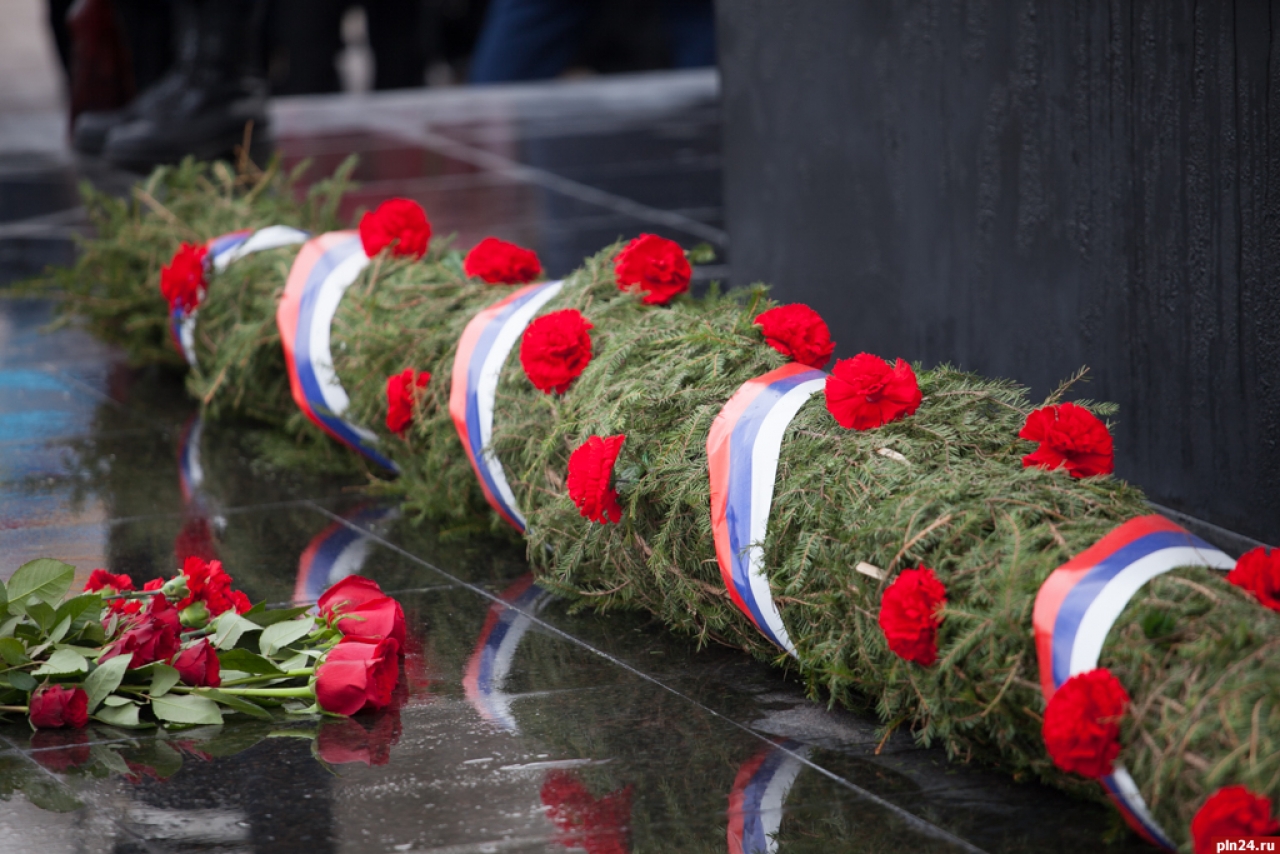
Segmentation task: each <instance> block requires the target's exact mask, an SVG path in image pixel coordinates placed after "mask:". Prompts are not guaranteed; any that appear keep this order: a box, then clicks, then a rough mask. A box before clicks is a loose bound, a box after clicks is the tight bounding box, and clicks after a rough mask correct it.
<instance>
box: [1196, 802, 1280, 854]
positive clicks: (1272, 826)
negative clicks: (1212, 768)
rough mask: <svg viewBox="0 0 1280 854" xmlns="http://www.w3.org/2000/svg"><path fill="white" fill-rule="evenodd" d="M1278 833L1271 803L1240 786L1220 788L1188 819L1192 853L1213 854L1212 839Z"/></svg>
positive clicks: (1214, 848) (1278, 823) (1277, 825)
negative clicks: (1193, 816) (1192, 846)
mask: <svg viewBox="0 0 1280 854" xmlns="http://www.w3.org/2000/svg"><path fill="white" fill-rule="evenodd" d="M1278 830H1280V822H1277V821H1275V820H1274V819H1272V818H1271V801H1269V800H1267V799H1266V798H1265V797H1262V796H1261V795H1255V794H1254V793H1253V792H1251V791H1249V790H1248V789H1246V788H1245V787H1244V786H1224V787H1222V788H1221V789H1219V790H1218V791H1216V792H1214V793H1213V794H1212V795H1211V796H1210V797H1209V799H1208V800H1207V801H1205V802H1204V805H1203V806H1201V807H1200V809H1199V811H1198V812H1196V816H1195V818H1193V819H1191V839H1192V840H1193V844H1194V846H1195V854H1213V852H1215V851H1216V850H1217V849H1216V846H1215V845H1214V840H1216V839H1220V838H1228V839H1239V838H1240V837H1242V836H1245V837H1247V836H1271V835H1273V834H1274V833H1275V832H1276V831H1278Z"/></svg>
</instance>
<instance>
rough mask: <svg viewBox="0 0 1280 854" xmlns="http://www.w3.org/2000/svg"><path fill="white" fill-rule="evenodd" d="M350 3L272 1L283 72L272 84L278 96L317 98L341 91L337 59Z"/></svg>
mask: <svg viewBox="0 0 1280 854" xmlns="http://www.w3.org/2000/svg"><path fill="white" fill-rule="evenodd" d="M349 5H351V3H349V2H348V0H272V6H273V8H272V18H273V30H274V32H273V33H272V35H273V41H274V42H275V47H276V48H277V49H278V50H280V51H281V52H282V54H283V56H282V57H281V60H280V61H281V64H282V66H283V72H282V73H281V74H280V75H279V76H278V77H276V78H275V79H273V80H272V87H271V88H272V92H273V93H274V94H276V95H314V94H321V93H325V92H337V91H339V90H341V89H342V81H341V80H339V79H338V66H337V59H338V53H339V51H341V50H342V14H343V12H345V11H346V10H347V7H348V6H349Z"/></svg>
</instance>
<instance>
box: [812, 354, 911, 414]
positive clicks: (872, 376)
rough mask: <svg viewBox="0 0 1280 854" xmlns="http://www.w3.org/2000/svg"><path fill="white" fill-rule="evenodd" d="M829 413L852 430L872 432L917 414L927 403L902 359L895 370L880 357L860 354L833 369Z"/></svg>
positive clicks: (839, 363)
mask: <svg viewBox="0 0 1280 854" xmlns="http://www.w3.org/2000/svg"><path fill="white" fill-rule="evenodd" d="M826 398H827V411H828V412H830V413H831V415H832V417H833V418H835V419H836V421H838V422H839V423H840V426H841V427H844V428H845V429H848V430H870V429H872V428H875V427H880V426H882V425H885V424H888V423H889V422H890V421H897V420H898V419H899V418H902V417H903V416H906V415H911V414H913V413H915V411H916V410H917V409H919V408H920V401H921V400H922V399H923V397H922V395H921V394H920V384H919V383H918V382H917V381H916V373H915V371H913V370H911V366H910V365H908V364H907V363H906V362H904V361H902V360H901V359H898V361H897V362H895V363H894V365H893V367H889V363H888V362H886V361H885V360H884V359H881V358H880V357H879V356H873V355H871V354H870V353H859V354H858V355H856V356H854V357H853V358H852V359H841V360H840V361H838V362H836V366H835V367H834V368H832V369H831V375H830V376H829V377H827V386H826Z"/></svg>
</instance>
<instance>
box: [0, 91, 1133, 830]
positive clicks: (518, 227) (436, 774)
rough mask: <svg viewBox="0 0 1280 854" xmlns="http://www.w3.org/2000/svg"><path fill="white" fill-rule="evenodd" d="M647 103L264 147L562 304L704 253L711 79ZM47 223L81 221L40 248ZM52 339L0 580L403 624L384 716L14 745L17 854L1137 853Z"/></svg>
mask: <svg viewBox="0 0 1280 854" xmlns="http://www.w3.org/2000/svg"><path fill="white" fill-rule="evenodd" d="M611 85H613V84H611ZM645 85H646V86H647V87H648V88H647V89H645V86H641V87H640V90H635V91H632V90H626V91H624V89H625V87H622V86H621V84H618V87H616V88H613V89H610V88H609V87H608V86H604V87H601V86H596V87H595V88H592V87H590V86H588V87H586V88H584V89H581V90H578V91H580V92H582V93H584V94H582V96H581V97H579V98H577V99H575V98H574V97H569V96H566V95H565V92H566V91H569V89H568V88H564V89H554V90H553V89H550V88H538V87H532V88H530V89H529V90H526V94H525V95H519V94H513V92H512V91H510V90H496V93H495V94H491V95H488V96H486V97H485V98H480V99H465V98H458V97H454V96H450V97H445V98H436V99H434V100H432V99H427V100H426V101H415V100H414V97H421V96H407V95H406V96H396V97H389V98H385V99H381V100H375V101H371V103H370V104H369V105H367V106H368V108H367V109H362V110H360V111H358V112H353V111H352V110H350V109H339V108H338V107H337V106H334V105H331V106H330V107H329V108H326V106H325V104H324V103H323V99H307V100H305V101H301V100H300V101H297V102H286V103H285V104H283V105H282V106H281V107H280V115H279V118H280V120H279V121H278V122H277V128H278V133H279V146H280V150H281V151H282V153H283V154H284V155H285V157H286V158H293V159H295V160H296V159H299V158H302V157H315V158H316V160H317V163H318V168H319V167H324V168H331V167H332V166H333V165H334V164H336V162H337V161H338V160H340V159H341V157H342V156H345V154H346V153H347V152H348V151H350V150H352V149H357V150H360V151H362V152H363V153H364V155H365V161H364V163H365V165H364V166H362V167H361V169H362V172H361V174H360V177H361V179H362V180H363V181H364V182H365V187H364V189H363V190H362V191H361V192H362V193H364V195H362V196H360V197H358V198H359V200H358V202H356V203H358V204H367V203H369V202H371V201H376V200H377V199H379V198H381V197H385V196H387V195H391V194H407V195H412V196H413V197H415V198H419V199H420V200H422V201H424V202H425V203H426V204H427V207H428V210H429V211H431V215H432V218H433V220H434V221H435V222H436V225H437V231H438V232H439V233H447V232H450V231H456V232H457V233H458V235H459V237H458V239H459V241H460V242H461V243H462V244H466V243H469V242H474V240H477V239H479V237H481V236H483V235H484V234H487V233H495V234H498V235H499V236H502V237H505V238H508V239H516V240H521V241H522V242H525V243H527V244H528V245H532V246H533V247H534V248H536V249H537V250H538V251H539V252H540V254H542V255H543V258H544V260H545V261H546V263H547V265H548V267H549V268H550V269H551V272H553V273H558V272H564V271H565V270H567V269H570V268H571V267H573V266H574V265H576V263H577V262H578V260H579V259H580V258H581V257H582V256H583V255H585V254H586V253H588V252H592V251H595V250H597V249H598V248H600V247H601V246H602V245H604V244H606V243H608V242H611V241H612V240H614V239H615V238H617V237H619V236H623V235H632V234H635V233H636V232H638V231H656V232H658V233H664V234H668V235H670V236H674V237H677V238H679V239H680V240H681V242H682V243H685V244H686V245H692V244H693V243H696V242H700V241H702V240H710V241H711V242H713V243H714V242H716V241H715V239H714V238H715V237H716V235H717V233H718V229H719V226H720V197H719V178H718V156H719V142H718V133H719V130H718V124H717V120H716V117H715V109H714V95H715V89H714V80H713V79H710V78H707V79H703V78H699V77H697V76H696V75H694V76H688V75H686V76H684V77H679V76H673V77H672V78H670V79H668V80H667V81H666V82H665V83H663V82H661V81H660V82H659V83H650V84H645ZM641 90H643V91H641ZM646 93H647V94H646ZM623 102H625V103H631V104H633V105H636V106H634V107H633V108H631V109H630V110H624V109H622V108H621V107H619V106H618V104H619V103H623ZM424 105H426V106H424ZM427 106H429V107H430V109H427V108H426V107H427ZM64 168H66V169H72V168H74V167H72V166H64ZM6 174H7V173H5V172H4V171H3V170H0V182H3V181H5V180H6V178H5V175H6ZM55 179H56V176H54V177H49V178H47V182H52V183H51V184H50V186H53V185H56V186H62V185H61V184H57V181H56V180H55ZM42 180H44V179H42ZM115 180H119V176H117V177H116V179H115ZM27 183H28V185H31V184H32V182H30V181H28V182H27ZM11 189H12V188H11V187H8V185H6V192H8V191H9V190H11ZM19 189H21V188H19ZM15 192H16V191H15ZM42 192H43V191H42ZM8 198H9V196H8V195H4V194H0V200H4V199H8ZM33 199H34V201H33ZM41 199H43V201H41ZM22 204H23V205H25V207H21V206H20V207H19V208H15V209H14V211H16V212H13V211H6V210H0V223H5V222H7V221H9V220H15V219H18V220H19V225H21V228H19V229H16V230H15V229H14V228H12V223H10V224H9V225H3V224H0V249H5V251H9V250H12V251H11V252H10V254H9V255H0V281H11V280H13V279H15V278H18V277H20V276H22V275H27V274H29V273H30V272H31V270H30V269H29V268H28V267H26V266H23V265H25V264H27V262H28V261H30V260H31V258H33V257H36V256H30V257H29V256H28V255H22V256H21V258H19V261H20V262H21V263H18V262H13V263H8V262H3V261H2V259H4V258H10V259H12V258H14V257H17V256H15V255H13V252H16V251H17V249H16V248H15V247H17V248H21V247H20V246H19V244H18V243H15V241H32V240H35V241H37V242H38V241H44V243H43V244H41V245H45V246H46V248H47V247H48V246H55V247H56V246H63V247H64V248H65V246H66V245H67V244H66V241H67V240H68V236H67V234H66V228H67V226H66V223H74V222H75V215H74V211H73V210H72V211H70V212H68V211H67V210H66V209H65V205H66V200H65V199H63V198H62V197H61V196H58V195H57V194H53V193H45V194H44V195H43V196H42V197H40V198H36V197H35V196H29V197H24V201H23V202H22ZM33 204H34V205H35V208H32V207H31V205H33ZM41 205H43V207H41ZM60 206H61V207H60ZM33 209H38V210H36V215H41V216H44V215H51V214H58V213H59V212H60V211H61V212H62V213H63V214H66V216H65V217H64V218H63V219H61V220H58V219H56V218H55V219H54V220H52V221H51V222H53V223H54V224H53V225H49V226H48V228H45V226H43V225H41V224H40V222H37V223H34V224H33V223H32V222H31V220H30V217H31V216H32V215H33V214H32V210H33ZM22 217H27V218H28V219H26V220H21V218H22ZM42 222H44V221H42ZM23 223H25V224H23ZM47 224H48V223H46V225H47ZM5 228H10V230H9V231H5V230H4V229H5ZM42 228H45V230H44V231H40V229H42ZM33 229H34V230H35V231H33ZM60 229H61V230H60ZM36 232H38V234H39V235H41V236H37V237H32V234H33V233H36ZM22 245H27V244H22ZM6 247H7V249H6ZM57 251H62V250H57ZM6 263H7V266H5V264H6ZM50 317H51V315H50V308H49V306H48V305H47V304H45V303H41V302H38V301H31V300H11V299H10V300H3V301H0V391H2V393H0V578H7V577H8V576H9V575H10V574H11V573H12V572H13V571H14V569H16V568H17V567H18V566H19V565H20V564H22V563H23V562H24V561H26V560H29V559H31V558H34V557H37V556H44V555H48V556H53V557H57V558H60V559H63V560H66V561H68V562H70V563H72V564H74V565H75V566H76V568H77V572H78V575H79V581H80V582H81V583H82V582H83V580H84V579H85V578H87V576H88V574H89V572H90V571H91V570H92V569H93V568H95V567H99V566H101V567H107V568H109V569H110V570H111V571H112V572H125V573H128V574H129V575H131V576H132V578H133V580H134V581H135V583H137V584H141V583H143V582H145V581H147V580H149V579H151V578H155V577H158V576H161V575H168V574H171V573H172V572H173V571H174V569H175V568H176V566H177V564H178V560H179V558H180V557H181V556H184V555H186V554H201V555H203V556H206V557H215V556H216V557H218V558H219V559H221V560H222V561H224V563H225V565H226V567H227V568H228V570H229V571H230V573H231V574H232V575H233V577H234V578H235V579H236V581H237V584H238V586H240V587H241V588H243V589H244V590H245V591H246V592H247V593H248V594H249V596H250V597H251V598H252V599H254V600H258V599H265V600H267V601H269V602H272V603H279V604H286V603H290V602H295V601H296V602H305V601H311V600H314V599H315V598H316V597H317V596H318V595H319V594H320V593H321V592H322V591H323V590H324V589H325V588H326V587H328V586H329V585H331V584H332V583H334V582H336V581H337V580H339V579H340V578H342V577H344V576H345V575H347V574H350V573H353V572H360V573H363V574H366V575H369V576H371V577H372V578H374V579H375V580H377V581H378V582H379V583H380V584H381V585H382V587H383V588H384V589H386V590H388V591H389V592H392V593H394V595H396V596H397V598H399V599H400V601H401V602H402V603H403V605H404V608H405V611H406V614H407V617H408V622H409V642H408V649H407V655H406V658H405V664H404V672H403V678H402V686H403V687H402V690H401V692H400V695H399V697H398V702H397V704H396V706H395V707H394V708H392V709H389V710H387V711H385V712H382V713H380V714H378V715H374V716H360V717H357V718H355V719H352V720H342V719H325V720H320V719H316V718H311V717H306V716H302V717H293V718H289V717H286V716H281V717H280V718H279V719H278V720H275V721H272V722H270V723H267V722H261V721H255V720H240V719H239V718H241V717H242V716H236V715H233V716H231V717H230V718H229V719H228V722H227V723H226V724H225V725H224V726H222V727H220V728H197V729H190V730H185V731H177V732H157V731H124V730H119V729H114V728H111V727H108V726H105V725H101V724H97V723H95V724H92V725H91V726H90V727H88V728H86V729H85V730H82V731H76V732H66V731H59V732H36V733H33V732H32V731H31V730H30V729H29V728H27V727H26V726H23V725H9V726H5V727H0V851H6V852H7V851H41V852H63V851H66V852H73V851H74V852H85V854H96V853H97V852H114V854H126V852H127V854H133V852H139V854H141V853H142V852H218V854H232V853H233V852H234V853H235V854H243V852H308V854H320V852H351V854H356V852H359V854H366V852H367V854H379V852H507V851H538V852H543V851H566V850H583V851H587V852H600V854H616V852H675V851H679V852H685V851H689V852H728V854H759V852H773V851H779V852H791V853H792V854H796V853H797V852H813V854H818V852H844V851H850V852H906V851H912V852H915V851H930V852H932V851H975V850H976V851H991V852H1018V851H1027V852H1032V851H1034V852H1052V851H1060V852H1075V851H1080V850H1086V849H1096V850H1110V851H1121V850H1133V851H1139V850H1148V849H1146V848H1145V847H1144V846H1143V845H1142V844H1140V843H1139V842H1137V841H1136V840H1135V839H1134V838H1133V837H1131V836H1127V835H1125V834H1124V833H1123V832H1120V831H1119V830H1118V828H1117V820H1116V819H1115V818H1114V817H1113V815H1112V814H1111V813H1110V812H1108V811H1107V810H1106V809H1104V808H1103V807H1101V806H1099V805H1096V804H1092V803H1083V802H1078V801H1074V800H1071V799H1069V798H1067V797H1065V796H1064V795H1061V794H1060V793H1057V792H1055V791H1051V790H1048V789H1045V788H1043V787H1040V786H1036V785H1026V784H1024V785H1019V784H1015V783H1014V782H1012V781H1010V780H1008V779H1007V778H1005V777H1004V776H1001V775H999V774H997V773H994V772H989V771H984V770H982V769H978V768H973V767H966V766H962V765H958V764H955V763H950V762H948V761H947V760H946V759H945V757H944V755H943V754H942V753H941V752H940V751H938V750H925V749H920V748H918V747H917V746H915V745H914V744H913V743H912V741H911V738H910V736H909V735H904V734H901V733H895V734H894V735H892V736H891V737H889V738H888V739H883V738H882V735H883V734H882V732H881V731H880V730H879V728H878V724H877V721H876V720H875V718H874V716H871V715H868V714H858V713H853V712H845V711H838V710H837V711H831V710H828V709H826V707H825V706H824V705H822V704H820V703H814V702H811V701H808V700H806V699H805V697H804V694H803V690H802V687H801V686H800V685H799V684H798V683H796V682H795V681H792V680H789V679H788V678H787V677H786V675H785V674H784V673H783V672H782V671H779V670H774V669H770V668H769V667H767V666H766V665H763V664H760V663H758V662H755V661H753V660H751V659H749V658H747V657H746V656H745V655H743V654H742V653H740V652H737V651H735V650H727V649H719V648H711V649H704V650H697V649H696V648H695V647H694V645H693V644H692V643H691V642H690V641H689V640H687V639H685V638H682V637H678V636H674V635H672V634H671V633H669V632H667V631H666V630H664V629H663V627H662V626H660V625H657V624H655V623H654V622H652V621H651V620H649V619H647V618H646V617H645V616H643V615H640V614H611V615H604V616H602V615H594V614H591V613H573V612H571V610H570V609H569V608H568V607H567V605H566V603H564V602H562V601H557V600H555V599H553V598H552V597H551V596H550V595H548V594H546V593H545V592H544V591H542V590H541V589H540V588H538V587H537V585H536V584H535V583H534V580H533V578H532V577H531V576H530V575H529V570H528V566H527V564H526V563H525V562H524V558H523V550H522V547H521V545H520V544H519V543H518V542H515V541H511V540H505V539H484V538H475V537H472V538H468V539H459V538H458V537H456V536H449V535H448V532H441V531H436V530H433V529H432V528H430V527H429V526H415V525H413V524H411V523H410V522H409V521H408V520H406V519H403V518H401V517H400V516H399V514H398V513H397V511H396V510H395V508H394V507H389V506H384V505H379V504H377V503H376V502H373V501H371V500H369V499H368V497H367V496H365V495H362V494H361V493H360V492H359V491H358V490H352V489H351V488H350V487H351V486H352V485H353V484H352V483H350V482H348V481H344V480H342V479H340V478H333V477H320V476H312V475H306V474H300V473H294V472H281V471H274V470H270V469H267V468H264V467H263V466H262V465H261V464H260V463H259V462H257V461H256V459H255V456H254V454H253V450H252V448H253V440H254V434H253V433H252V431H251V430H250V429H249V428H247V427H245V426H243V425H221V424H203V423H201V422H200V421H199V420H197V419H196V418H195V409H194V406H193V404H192V403H191V402H190V401H189V400H188V399H187V398H186V396H185V394H184V392H183V389H182V384H181V380H180V378H178V377H174V376H167V375H163V374H159V373H155V372H148V371H136V370H130V369H128V368H127V367H125V366H124V365H122V364H121V363H120V361H119V358H118V356H117V355H116V354H114V353H112V352H111V351H110V350H107V349H105V348H103V347H102V346H100V345H98V344H97V343H95V342H94V341H92V340H91V339H89V338H88V337H87V336H84V335H83V334H81V333H80V332H78V331H76V330H74V329H69V330H68V329H64V330H61V331H59V332H57V333H54V334H43V333H41V332H40V327H41V326H42V325H43V324H45V323H47V322H48V321H49V319H50Z"/></svg>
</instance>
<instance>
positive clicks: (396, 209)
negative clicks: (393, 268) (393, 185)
mask: <svg viewBox="0 0 1280 854" xmlns="http://www.w3.org/2000/svg"><path fill="white" fill-rule="evenodd" d="M430 240H431V223H429V222H428V221H427V214H426V212H425V211H424V210H423V209H422V205H420V204H418V203H417V202H415V201H412V200H410V199H387V200H386V201H385V202H383V203H382V204H380V205H378V207H377V209H376V210H372V211H369V212H368V213H366V214H365V215H364V216H362V217H361V218H360V243H361V244H362V245H363V246H364V253H365V254H366V255H368V256H369V257H370V258H372V257H373V256H374V255H377V254H378V253H379V252H381V251H382V250H383V249H386V248H387V247H391V254H392V255H396V256H401V257H411V258H421V257H422V256H423V255H426V254H427V243H428V242H429V241H430Z"/></svg>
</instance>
